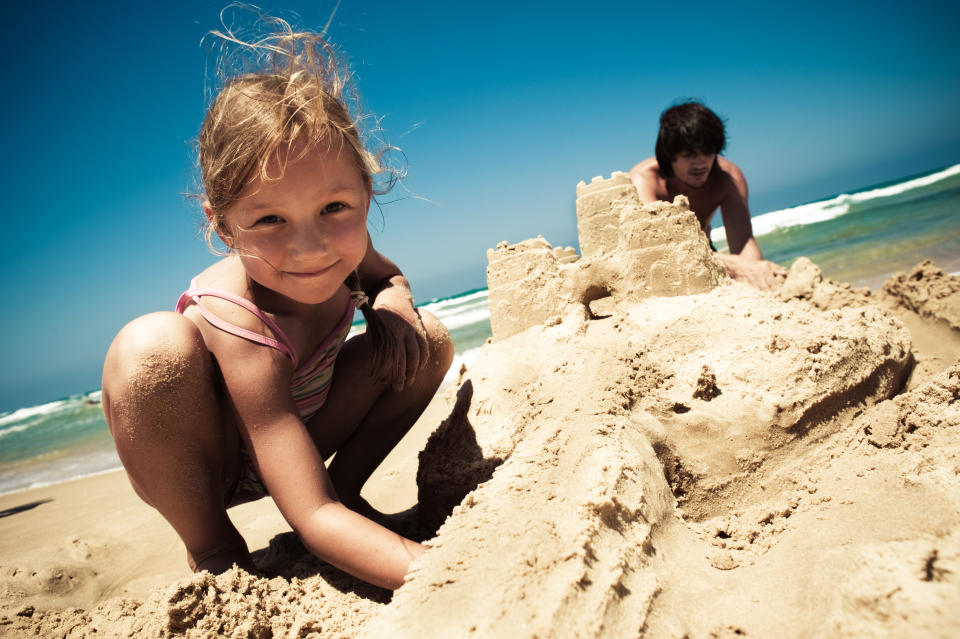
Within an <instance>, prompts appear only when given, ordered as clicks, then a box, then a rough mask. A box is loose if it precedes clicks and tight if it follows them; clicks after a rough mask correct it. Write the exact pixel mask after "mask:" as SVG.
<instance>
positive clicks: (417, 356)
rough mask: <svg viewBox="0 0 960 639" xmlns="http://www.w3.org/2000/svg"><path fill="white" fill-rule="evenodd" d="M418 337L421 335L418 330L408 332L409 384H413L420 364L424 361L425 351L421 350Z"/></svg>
mask: <svg viewBox="0 0 960 639" xmlns="http://www.w3.org/2000/svg"><path fill="white" fill-rule="evenodd" d="M418 337H419V335H418V334H417V333H416V332H414V333H413V335H410V334H407V339H406V347H407V362H406V363H407V370H406V380H407V384H408V385H409V384H413V380H414V378H415V377H416V376H417V371H418V370H420V366H421V364H422V361H423V353H422V351H421V350H420V343H419V340H418V339H417V338H418Z"/></svg>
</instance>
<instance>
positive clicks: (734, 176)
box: [717, 155, 747, 187]
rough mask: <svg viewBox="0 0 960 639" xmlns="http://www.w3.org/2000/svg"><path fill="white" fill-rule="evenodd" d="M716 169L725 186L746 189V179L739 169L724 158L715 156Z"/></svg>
mask: <svg viewBox="0 0 960 639" xmlns="http://www.w3.org/2000/svg"><path fill="white" fill-rule="evenodd" d="M717 169H719V173H720V177H721V178H723V183H724V184H725V185H726V186H732V187H746V185H747V178H746V176H744V174H743V171H741V170H740V167H739V166H737V165H736V164H734V163H733V162H731V161H730V160H728V159H727V158H725V157H721V156H719V155H718V156H717Z"/></svg>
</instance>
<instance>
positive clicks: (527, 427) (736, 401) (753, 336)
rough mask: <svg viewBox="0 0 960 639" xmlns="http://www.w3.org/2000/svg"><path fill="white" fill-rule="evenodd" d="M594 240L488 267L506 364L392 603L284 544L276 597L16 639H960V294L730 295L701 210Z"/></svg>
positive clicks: (185, 595)
mask: <svg viewBox="0 0 960 639" xmlns="http://www.w3.org/2000/svg"><path fill="white" fill-rule="evenodd" d="M577 213H578V229H579V232H580V241H581V254H582V256H581V257H578V256H577V255H576V253H575V252H574V251H573V250H572V249H559V248H554V247H552V246H550V244H549V243H547V242H546V241H545V240H543V239H542V238H540V239H535V240H528V241H526V242H521V243H519V244H516V245H512V246H511V245H506V244H502V245H500V246H498V247H497V249H496V250H493V251H491V252H490V253H489V268H488V280H489V288H490V293H489V294H490V308H491V325H492V327H493V332H494V336H493V340H492V341H491V342H490V343H488V344H487V345H486V346H485V348H484V351H483V354H482V356H481V357H480V359H479V361H477V362H476V364H475V365H474V366H473V367H472V368H471V369H470V370H469V371H467V372H466V373H465V374H464V375H463V376H462V379H461V381H460V384H459V387H458V388H457V390H456V397H455V402H454V406H453V409H452V410H451V412H450V414H449V415H448V416H447V418H446V419H444V420H443V422H442V423H441V424H440V426H439V427H438V428H437V430H436V431H435V432H434V433H433V435H432V436H431V438H430V440H429V442H428V443H427V446H426V447H425V449H424V450H423V451H422V453H421V455H420V460H419V461H420V465H419V471H418V477H417V480H418V488H419V502H420V504H419V506H420V515H421V519H422V524H423V525H424V526H425V527H427V528H428V529H430V530H436V535H435V536H434V537H433V538H432V539H431V540H430V541H429V544H430V546H431V549H430V551H429V552H427V553H426V555H425V556H424V557H423V559H422V560H421V561H420V562H419V563H418V564H417V565H416V566H415V567H414V570H413V574H412V576H411V579H410V580H409V581H408V583H407V584H406V585H404V587H402V588H401V589H400V590H398V591H397V592H396V593H395V594H394V595H393V597H392V600H388V594H387V593H384V592H382V591H379V590H377V589H375V588H371V587H369V586H363V585H361V584H358V583H357V582H356V581H355V580H351V579H350V578H348V577H346V576H344V575H342V573H339V572H337V571H336V570H333V569H332V568H329V567H328V566H325V565H323V564H322V563H321V562H319V561H316V560H313V559H311V558H309V556H308V555H306V553H305V551H304V550H303V548H302V546H300V545H299V543H298V542H296V540H295V538H293V537H292V536H283V537H280V538H277V539H276V540H275V543H274V544H273V546H272V547H271V549H270V550H269V551H268V552H267V553H266V554H264V555H262V556H260V557H257V562H258V565H260V566H262V567H263V568H264V570H265V571H266V572H268V573H269V574H273V575H276V576H274V577H273V578H271V579H268V578H263V577H255V576H252V575H249V574H247V573H244V572H242V571H237V570H234V571H231V572H229V573H227V574H225V575H222V576H220V577H216V578H214V577H212V576H210V575H207V574H202V575H196V576H194V577H192V578H190V579H186V580H183V581H181V582H179V583H177V584H175V585H173V586H171V587H169V588H166V589H158V590H156V591H154V593H153V594H152V595H151V597H150V598H148V599H147V600H146V601H145V602H143V603H142V604H141V603H140V602H135V601H132V600H115V601H112V602H107V603H104V604H102V605H100V606H99V607H97V608H95V609H93V610H92V611H83V610H67V611H43V612H39V611H32V610H30V611H27V610H24V611H22V612H23V614H22V615H21V616H19V617H17V618H16V619H6V620H5V622H6V626H0V628H6V629H7V630H10V631H11V632H19V633H21V634H18V635H16V636H30V635H31V634H33V633H39V634H41V635H44V634H50V633H53V632H56V633H57V634H59V635H61V636H67V637H79V636H84V635H86V636H89V635H90V634H92V633H93V632H96V633H97V636H123V637H133V636H190V637H200V636H211V635H212V634H222V635H223V636H236V637H240V636H242V637H271V636H278V637H279V636H283V637H308V636H325V637H326V636H351V637H353V636H364V637H385V636H389V637H401V638H402V637H411V638H416V639H421V638H422V637H433V636H444V637H446V636H450V637H462V636H477V637H531V638H532V637H634V636H644V637H685V636H688V637H725V636H730V637H732V636H757V637H768V636H777V637H811V636H824V637H827V636H866V637H899V636H924V637H948V636H956V635H957V634H958V633H960V436H958V435H960V365H958V363H957V353H960V327H958V324H957V323H956V321H955V318H956V317H958V315H957V313H958V312H960V299H958V295H957V291H958V290H960V281H958V278H951V277H948V276H946V275H945V274H943V273H942V272H938V271H937V270H936V268H935V267H934V266H933V265H931V264H927V263H925V264H922V265H920V266H919V267H917V269H916V270H915V271H914V272H913V273H911V274H909V275H902V276H897V277H895V278H893V279H892V280H891V281H890V282H888V284H887V286H885V288H884V292H883V293H882V294H873V293H871V292H870V291H867V290H863V289H854V288H852V287H850V286H847V285H845V284H840V283H836V282H831V281H829V280H827V279H825V278H823V277H822V276H821V274H820V272H819V269H818V268H817V267H816V265H814V264H812V263H811V262H810V261H809V260H805V259H800V260H797V262H796V263H795V264H794V266H793V268H792V270H791V272H790V275H789V276H788V278H787V280H786V281H785V283H784V286H783V289H782V290H781V292H780V294H779V295H778V296H772V295H769V294H765V293H761V292H759V291H756V290H754V289H751V288H749V287H746V286H744V285H741V284H739V283H736V282H732V281H730V280H729V278H727V276H726V274H725V272H724V270H723V268H722V265H721V264H720V263H719V261H718V260H717V259H716V258H715V257H714V255H713V254H712V252H711V251H710V249H709V246H708V244H707V241H706V238H705V237H704V236H703V234H702V233H701V232H700V230H699V227H698V225H697V223H696V220H695V218H694V216H693V214H692V213H690V212H689V210H687V206H686V202H685V201H684V200H683V198H678V200H677V201H676V202H674V203H673V204H667V203H656V204H654V205H648V206H644V205H641V204H640V202H639V201H637V199H636V195H635V191H634V190H633V189H632V186H631V185H630V184H629V179H628V178H627V177H626V176H625V175H623V174H614V176H613V177H612V178H611V179H609V180H602V179H595V180H594V181H593V182H591V183H590V184H582V183H581V185H580V186H579V187H578V203H577ZM921 315H922V316H926V317H927V318H936V319H935V320H934V319H924V317H921ZM951 318H954V319H951ZM925 322H926V324H925ZM934 324H935V325H936V327H935V328H934V329H931V330H933V331H934V333H931V334H933V335H935V338H934V339H933V340H932V341H930V340H929V338H927V337H923V336H924V335H928V333H927V332H925V331H918V330H915V329H916V327H918V326H921V325H922V326H924V327H928V325H929V326H933V325H934ZM950 326H952V327H953V328H950ZM955 329H958V330H955ZM936 331H941V332H936ZM944 331H945V332H944ZM924 340H928V341H924ZM918 344H920V346H919V347H918ZM281 567H283V568H281ZM278 571H279V573H278ZM30 615H33V616H32V617H31V616H30ZM11 636H13V635H11Z"/></svg>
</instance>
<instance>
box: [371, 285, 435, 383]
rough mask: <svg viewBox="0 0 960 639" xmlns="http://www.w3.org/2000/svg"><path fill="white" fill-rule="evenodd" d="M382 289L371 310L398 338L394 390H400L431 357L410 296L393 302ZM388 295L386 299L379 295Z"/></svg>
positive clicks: (423, 329)
mask: <svg viewBox="0 0 960 639" xmlns="http://www.w3.org/2000/svg"><path fill="white" fill-rule="evenodd" d="M386 293H387V291H383V292H382V293H381V294H380V295H378V296H377V300H376V303H375V304H374V305H373V309H374V311H376V313H377V315H379V316H380V318H381V319H382V320H383V323H384V326H385V327H386V328H387V330H389V331H390V332H391V333H392V334H393V335H394V337H395V338H396V340H397V345H398V346H399V348H398V351H397V354H396V358H395V361H394V362H393V371H394V373H393V375H392V378H393V383H392V384H391V387H392V388H393V390H395V391H397V392H399V391H402V390H403V389H404V388H408V387H409V386H411V385H412V384H413V382H414V380H415V379H416V377H417V372H418V371H420V369H422V368H423V367H424V366H426V365H427V360H428V359H429V357H430V352H429V346H428V344H427V331H426V329H425V328H424V327H423V320H421V318H420V313H419V312H418V311H417V309H416V308H414V307H413V301H412V299H410V298H409V297H407V298H406V299H401V300H397V301H396V302H398V303H394V302H393V300H391V299H389V295H386ZM382 298H387V299H382Z"/></svg>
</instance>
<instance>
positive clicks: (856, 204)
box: [0, 165, 960, 493]
mask: <svg viewBox="0 0 960 639" xmlns="http://www.w3.org/2000/svg"><path fill="white" fill-rule="evenodd" d="M752 221H753V226H754V234H755V235H756V236H757V241H758V242H759V244H760V247H761V249H762V250H763V252H764V254H765V256H766V257H767V258H768V259H771V260H773V261H775V262H779V263H781V264H787V265H789V264H790V263H791V262H792V261H793V260H795V259H796V258H797V257H799V256H801V255H805V256H807V257H809V258H810V259H812V260H813V261H814V262H815V263H817V264H819V265H820V267H821V269H822V271H823V274H824V275H825V276H827V277H830V278H833V279H836V280H839V281H844V282H851V283H853V284H855V285H858V286H870V287H871V288H878V287H879V286H880V285H881V284H882V283H883V281H884V280H886V279H887V278H888V277H889V276H890V275H891V274H892V273H894V272H896V271H905V270H909V269H910V268H912V267H913V266H914V265H915V264H916V263H918V262H919V261H921V260H922V259H924V258H928V257H929V258H932V259H933V260H934V261H935V262H937V264H938V265H939V266H940V267H941V268H943V269H944V270H946V271H947V272H951V273H957V272H960V165H957V166H953V167H948V168H946V169H941V170H938V171H933V172H931V173H929V174H926V175H922V176H911V177H909V178H904V179H902V180H898V181H896V182H891V183H887V184H881V185H877V186H874V187H869V188H866V189H860V190H859V191H856V192H852V193H850V194H839V195H837V196H834V197H831V198H826V199H824V200H820V201H817V202H810V203H807V204H802V205H798V206H796V207H792V208H789V209H784V210H781V211H772V212H769V213H764V214H762V215H757V216H755V217H754V218H753V220H752ZM711 237H712V239H713V240H714V242H715V243H716V244H717V245H718V248H720V249H721V250H724V249H725V243H724V241H723V230H722V229H714V230H713V232H712V233H711ZM423 307H424V308H426V309H428V310H430V311H431V312H432V313H434V314H435V315H437V317H439V318H440V319H441V321H443V322H444V324H445V325H446V326H447V328H448V329H449V330H450V334H451V337H452V338H453V342H454V346H455V350H456V356H455V359H454V363H453V366H451V372H450V373H449V374H448V381H449V380H452V379H453V378H454V377H455V376H456V373H457V371H458V370H459V369H460V366H461V365H462V364H466V365H469V364H470V363H471V362H472V361H473V360H474V359H475V358H476V357H477V356H478V354H479V352H480V348H481V347H482V346H483V344H484V342H486V340H487V338H489V337H490V313H489V311H488V307H487V291H486V289H475V290H471V291H465V292H463V293H460V294H458V295H454V296H452V297H449V298H444V299H439V300H434V301H432V302H430V303H428V304H425V305H423ZM359 327H360V326H359V325H358V326H357V327H356V328H359ZM99 399H100V397H99V391H93V392H91V393H87V394H80V395H74V396H72V397H68V398H64V399H61V400H57V401H54V402H50V403H48V404H43V405H40V406H32V407H27V408H22V409H20V410H17V411H13V412H12V413H7V414H3V415H0V493H7V492H13V491H17V490H23V489H26V488H29V487H33V486H40V485H44V484H50V483H56V482H61V481H65V480H68V479H71V478H75V477H83V476H86V475H91V474H95V473H98V472H104V471H108V470H113V469H117V468H120V461H119V459H118V458H117V455H116V452H115V451H114V449H113V443H112V440H111V439H110V435H109V433H108V432H107V427H106V423H105V422H104V419H103V414H102V412H101V409H100V406H99Z"/></svg>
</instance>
